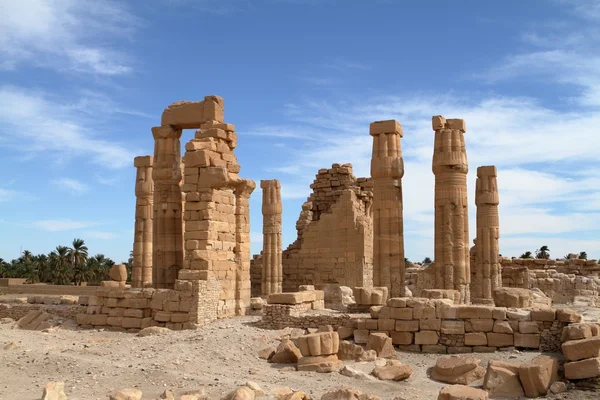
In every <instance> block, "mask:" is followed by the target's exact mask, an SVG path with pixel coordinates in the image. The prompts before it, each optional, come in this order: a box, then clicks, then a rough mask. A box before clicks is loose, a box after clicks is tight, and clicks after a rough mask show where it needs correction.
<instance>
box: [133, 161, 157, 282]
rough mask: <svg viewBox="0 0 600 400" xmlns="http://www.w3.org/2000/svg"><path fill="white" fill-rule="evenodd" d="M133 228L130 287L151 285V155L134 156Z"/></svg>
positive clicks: (152, 187)
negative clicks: (135, 169)
mask: <svg viewBox="0 0 600 400" xmlns="http://www.w3.org/2000/svg"><path fill="white" fill-rule="evenodd" d="M133 165H134V166H135V168H137V172H136V179H135V228H134V237H133V268H132V271H131V287H134V288H143V287H148V286H152V216H153V209H152V204H153V200H154V199H153V195H154V181H153V179H152V156H143V157H136V158H135V159H134V160H133Z"/></svg>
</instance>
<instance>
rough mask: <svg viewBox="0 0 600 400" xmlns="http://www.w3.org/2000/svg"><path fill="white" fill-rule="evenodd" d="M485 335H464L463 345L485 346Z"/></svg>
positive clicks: (480, 333)
mask: <svg viewBox="0 0 600 400" xmlns="http://www.w3.org/2000/svg"><path fill="white" fill-rule="evenodd" d="M487 343H488V342H487V335H486V334H485V333H483V332H476V333H465V345H467V346H487Z"/></svg>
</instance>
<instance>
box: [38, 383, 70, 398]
mask: <svg viewBox="0 0 600 400" xmlns="http://www.w3.org/2000/svg"><path fill="white" fill-rule="evenodd" d="M42 400H67V395H66V394H65V383H64V382H48V383H47V384H46V386H45V387H44V392H43V393H42Z"/></svg>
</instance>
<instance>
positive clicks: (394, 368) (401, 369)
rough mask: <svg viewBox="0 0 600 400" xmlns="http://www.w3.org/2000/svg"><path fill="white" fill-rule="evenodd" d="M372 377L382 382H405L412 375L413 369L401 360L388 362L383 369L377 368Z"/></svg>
mask: <svg viewBox="0 0 600 400" xmlns="http://www.w3.org/2000/svg"><path fill="white" fill-rule="evenodd" d="M371 375H373V376H374V377H376V378H377V379H379V380H382V381H404V380H406V379H408V378H409V377H410V376H411V375H412V367H411V366H410V365H407V364H402V363H401V362H400V361H399V360H388V361H387V363H386V365H385V366H383V367H375V369H374V370H373V371H372V372H371Z"/></svg>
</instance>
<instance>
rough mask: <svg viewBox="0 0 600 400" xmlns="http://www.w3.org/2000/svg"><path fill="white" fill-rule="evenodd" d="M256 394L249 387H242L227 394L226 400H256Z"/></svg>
mask: <svg viewBox="0 0 600 400" xmlns="http://www.w3.org/2000/svg"><path fill="white" fill-rule="evenodd" d="M255 396H256V395H255V393H254V391H253V390H252V389H250V388H249V387H248V386H242V387H239V388H237V389H235V390H234V391H232V392H230V393H229V394H227V396H225V397H224V400H254V398H255Z"/></svg>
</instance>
